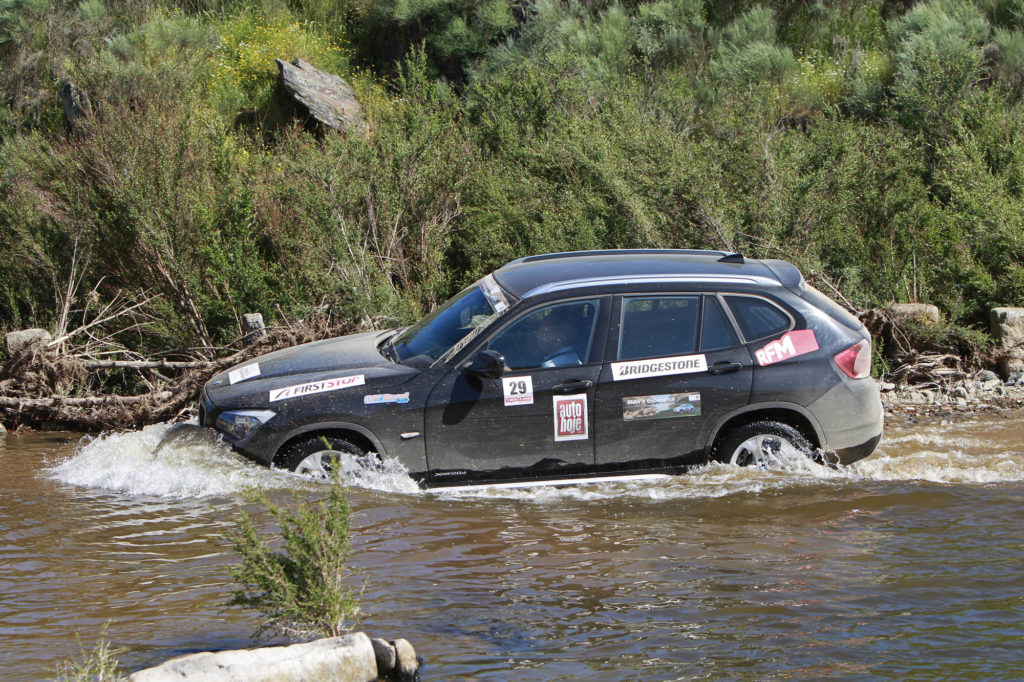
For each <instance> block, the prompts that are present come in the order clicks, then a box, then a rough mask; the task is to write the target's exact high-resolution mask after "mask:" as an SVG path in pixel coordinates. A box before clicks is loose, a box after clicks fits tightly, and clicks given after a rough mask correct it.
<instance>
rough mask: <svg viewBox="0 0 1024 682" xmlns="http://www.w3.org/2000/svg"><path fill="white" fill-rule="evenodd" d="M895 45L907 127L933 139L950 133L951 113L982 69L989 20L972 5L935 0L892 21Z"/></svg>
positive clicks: (897, 91) (898, 102) (896, 90)
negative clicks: (949, 121) (947, 115)
mask: <svg viewBox="0 0 1024 682" xmlns="http://www.w3.org/2000/svg"><path fill="white" fill-rule="evenodd" d="M888 29H889V34H890V38H891V40H892V41H893V43H894V45H895V46H896V70H895V83H894V85H893V100H894V105H895V107H896V108H897V110H898V111H899V114H900V119H901V121H902V122H903V123H904V125H906V126H907V127H909V128H911V129H915V130H919V131H922V132H923V133H924V134H925V135H927V136H928V137H929V138H931V139H935V138H936V137H943V136H945V135H946V134H948V132H949V131H948V128H947V126H946V125H945V120H946V114H947V113H948V112H950V111H951V110H952V109H953V108H954V107H955V106H956V105H957V104H958V102H959V101H960V100H962V99H963V98H965V97H967V96H968V95H969V94H970V93H969V91H970V88H971V87H972V86H973V85H974V84H975V83H976V82H978V79H979V77H980V75H981V62H982V46H983V44H984V43H985V41H986V40H987V39H988V36H989V33H990V30H991V28H990V26H989V24H988V21H987V20H986V19H985V17H984V15H982V14H981V12H979V11H978V9H977V8H975V7H974V6H973V5H971V4H969V3H966V2H960V1H958V0H932V1H931V2H926V3H921V4H918V5H915V6H914V7H913V8H912V9H911V10H910V11H908V12H907V13H906V14H905V15H904V16H902V17H900V18H899V19H893V20H891V21H890V22H889V23H888Z"/></svg>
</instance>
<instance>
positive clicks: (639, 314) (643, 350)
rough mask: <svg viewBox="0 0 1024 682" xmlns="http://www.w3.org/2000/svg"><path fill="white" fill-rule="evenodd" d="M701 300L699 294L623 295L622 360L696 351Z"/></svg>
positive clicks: (620, 348) (685, 353) (620, 350)
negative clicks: (628, 296) (627, 296)
mask: <svg viewBox="0 0 1024 682" xmlns="http://www.w3.org/2000/svg"><path fill="white" fill-rule="evenodd" d="M699 304H700V297H699V296H642V297H640V296H638V297H635V298H634V297H631V298H625V299H623V301H622V322H621V326H620V328H619V329H620V332H619V355H618V357H619V360H642V359H644V358H657V357H668V356H672V355H687V354H689V353H693V352H694V351H695V350H696V348H697V319H698V318H699V317H700V305H699Z"/></svg>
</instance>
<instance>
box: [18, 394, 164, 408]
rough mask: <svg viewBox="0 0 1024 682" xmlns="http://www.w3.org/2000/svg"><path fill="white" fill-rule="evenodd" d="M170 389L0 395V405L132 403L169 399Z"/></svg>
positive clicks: (63, 405)
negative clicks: (79, 394)
mask: <svg viewBox="0 0 1024 682" xmlns="http://www.w3.org/2000/svg"><path fill="white" fill-rule="evenodd" d="M173 395H174V393H173V392H172V391H160V392H159V393H147V394H146V395H129V396H116V395H108V396H91V397H87V398H7V397H3V396H0V407H7V408H13V409H16V410H20V409H25V408H37V407H101V406H103V405H132V404H136V403H141V402H144V401H147V400H155V401H161V400H169V399H170V398H171V396H173Z"/></svg>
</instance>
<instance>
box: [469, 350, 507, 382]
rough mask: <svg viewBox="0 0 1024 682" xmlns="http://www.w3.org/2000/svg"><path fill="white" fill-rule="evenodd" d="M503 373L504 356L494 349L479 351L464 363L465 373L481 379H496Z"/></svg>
mask: <svg viewBox="0 0 1024 682" xmlns="http://www.w3.org/2000/svg"><path fill="white" fill-rule="evenodd" d="M504 373H505V356H504V355H502V354H501V353H499V352H498V351H496V350H484V351H480V352H479V353H478V354H477V356H476V357H475V358H473V361H472V362H470V363H469V364H468V365H466V374H468V375H470V376H473V377H480V378H481V379H498V378H500V377H501V375H502V374H504Z"/></svg>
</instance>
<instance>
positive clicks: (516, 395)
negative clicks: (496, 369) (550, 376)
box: [501, 376, 533, 407]
mask: <svg viewBox="0 0 1024 682" xmlns="http://www.w3.org/2000/svg"><path fill="white" fill-rule="evenodd" d="M501 388H502V391H503V392H504V393H505V407H510V406H512V405H533V377H532V376H525V377H502V378H501Z"/></svg>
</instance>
